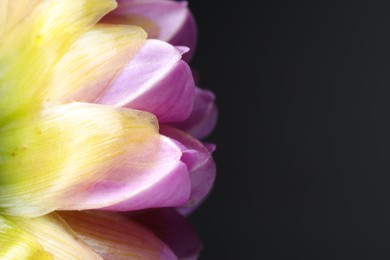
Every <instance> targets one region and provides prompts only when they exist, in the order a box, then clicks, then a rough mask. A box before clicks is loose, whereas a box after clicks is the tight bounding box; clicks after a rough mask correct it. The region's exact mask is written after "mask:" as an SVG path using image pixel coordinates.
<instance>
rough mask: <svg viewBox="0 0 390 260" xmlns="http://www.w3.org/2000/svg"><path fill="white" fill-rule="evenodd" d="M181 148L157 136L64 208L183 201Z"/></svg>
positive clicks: (186, 188)
mask: <svg viewBox="0 0 390 260" xmlns="http://www.w3.org/2000/svg"><path fill="white" fill-rule="evenodd" d="M181 156H182V152H181V150H180V148H179V147H178V146H177V145H176V144H175V143H174V142H173V141H172V140H171V139H169V138H167V137H164V136H160V137H159V138H158V139H157V140H155V142H149V143H145V145H144V149H143V150H142V151H140V152H139V153H138V154H136V155H133V156H131V157H129V158H127V160H126V161H125V163H124V164H122V165H121V166H119V167H118V168H116V169H115V170H113V171H111V172H110V173H109V174H108V176H107V177H105V178H104V179H103V180H101V181H100V182H99V183H97V184H96V185H94V186H93V187H91V188H89V189H88V190H85V191H84V192H80V193H79V194H78V195H77V196H75V197H73V199H72V201H70V203H69V204H68V205H67V206H66V207H65V209H77V210H81V209H99V208H104V209H106V210H116V211H128V210H139V209H146V208H154V207H173V206H180V205H183V204H184V203H185V202H186V201H187V200H188V198H189V195H190V192H191V183H190V179H189V175H188V170H187V167H186V165H185V164H184V163H183V162H181V161H180V158H181Z"/></svg>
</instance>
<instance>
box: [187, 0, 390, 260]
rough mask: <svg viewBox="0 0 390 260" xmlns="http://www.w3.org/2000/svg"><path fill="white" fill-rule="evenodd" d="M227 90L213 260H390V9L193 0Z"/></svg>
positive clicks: (207, 226)
mask: <svg viewBox="0 0 390 260" xmlns="http://www.w3.org/2000/svg"><path fill="white" fill-rule="evenodd" d="M190 8H191V9H192V10H193V13H194V15H195V17H196V20H197V22H198V25H199V45H198V49H197V53H196V55H195V59H194V61H193V63H192V65H193V66H194V67H195V68H197V69H198V71H199V73H200V83H201V85H202V86H203V87H207V88H211V89H212V90H213V91H214V92H215V93H216V95H217V104H218V106H219V110H220V117H219V123H218V126H217V129H216V131H215V132H214V134H213V135H212V136H211V137H210V138H209V139H208V140H209V141H212V142H215V143H217V145H218V148H217V151H216V152H215V160H216V162H217V165H218V175H217V181H216V185H215V188H214V190H213V192H212V193H211V195H210V196H209V198H208V200H207V201H206V202H205V203H204V205H203V206H202V207H201V208H199V210H198V211H197V212H196V213H194V215H192V216H191V218H190V219H191V221H192V223H193V224H194V225H195V227H196V228H197V230H198V232H199V234H200V236H201V238H202V241H203V243H204V250H203V253H202V255H201V258H200V259H201V260H204V259H311V260H312V259H327V260H328V259H374V260H380V259H390V224H389V221H390V207H389V199H390V178H389V174H390V160H389V158H390V150H389V149H390V138H389V135H390V1H316V0H311V1H292V0H287V1H262V0H253V1H231V0H225V1H209V0H193V1H190Z"/></svg>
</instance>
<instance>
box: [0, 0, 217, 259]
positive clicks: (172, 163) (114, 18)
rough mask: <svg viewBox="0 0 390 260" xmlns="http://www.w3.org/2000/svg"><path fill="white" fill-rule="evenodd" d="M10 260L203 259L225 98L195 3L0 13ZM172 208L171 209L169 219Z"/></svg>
mask: <svg viewBox="0 0 390 260" xmlns="http://www.w3.org/2000/svg"><path fill="white" fill-rule="evenodd" d="M0 18H1V19H2V20H1V22H0V31H1V34H0V35H1V36H0V37H1V43H0V64H1V66H0V96H1V98H2V102H1V103H0V121H1V125H0V132H1V138H0V142H1V144H0V242H1V245H2V246H1V248H0V258H1V259H103V258H104V259H195V258H196V257H197V255H198V253H199V250H200V248H201V244H200V242H199V240H198V238H197V236H196V234H194V232H193V230H192V228H191V227H190V226H189V225H188V223H186V221H185V219H184V218H183V215H186V214H189V213H190V212H191V211H192V210H194V209H195V208H196V207H197V206H198V205H199V204H200V203H201V202H202V201H203V200H204V199H205V197H206V196H207V194H208V193H209V191H210V189H211V187H212V184H213V182H214V178H215V164H214V161H213V159H212V156H211V154H212V152H213V150H214V145H211V144H204V143H202V142H201V141H199V139H201V138H204V137H206V136H207V135H208V134H209V133H210V132H211V131H212V129H213V127H214V125H215V122H216V117H217V110H216V107H215V103H214V96H213V94H212V93H211V92H210V91H207V90H204V89H201V88H199V87H197V86H196V83H195V82H194V79H193V76H192V72H191V68H190V67H189V65H188V62H189V61H190V59H191V57H192V55H193V54H194V47H195V41H196V27H195V22H194V19H193V17H192V15H191V13H190V12H189V10H188V8H187V3H186V2H175V1H171V0H127V1H126V0H119V1H117V2H116V1H114V0H15V1H7V0H0ZM158 208H160V209H158Z"/></svg>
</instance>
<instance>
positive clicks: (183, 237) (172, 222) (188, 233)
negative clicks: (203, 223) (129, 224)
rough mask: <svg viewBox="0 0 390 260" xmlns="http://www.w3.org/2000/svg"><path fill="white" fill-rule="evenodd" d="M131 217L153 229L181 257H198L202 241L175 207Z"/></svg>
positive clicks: (187, 259)
mask: <svg viewBox="0 0 390 260" xmlns="http://www.w3.org/2000/svg"><path fill="white" fill-rule="evenodd" d="M130 218H131V219H132V220H135V221H137V222H138V223H141V224H142V225H144V226H145V227H147V228H148V229H149V230H151V231H153V233H154V234H156V236H157V237H158V238H160V239H161V240H162V241H163V242H164V243H166V244H167V245H168V246H169V247H170V248H171V249H172V251H173V252H174V253H175V254H176V255H177V257H178V258H179V259H186V260H190V259H194V260H195V259H198V256H199V254H200V251H201V249H202V243H201V241H200V239H199V237H198V235H197V234H196V232H195V230H194V229H193V227H192V226H191V225H190V223H189V222H188V221H187V220H186V219H185V218H184V217H183V216H182V215H180V214H179V213H178V212H177V211H175V210H174V209H169V208H163V209H155V210H151V211H148V212H145V213H142V214H137V215H134V216H130Z"/></svg>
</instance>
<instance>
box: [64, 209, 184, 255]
mask: <svg viewBox="0 0 390 260" xmlns="http://www.w3.org/2000/svg"><path fill="white" fill-rule="evenodd" d="M59 214H60V215H61V217H62V218H64V219H65V221H66V222H67V223H68V224H69V226H70V227H71V228H72V229H73V230H74V231H75V232H76V233H77V235H78V236H79V237H80V238H81V239H82V240H83V241H84V242H85V243H86V244H87V245H89V246H90V247H91V248H93V249H94V250H95V251H96V252H97V253H98V254H100V255H101V256H102V257H103V258H104V259H108V260H110V259H115V260H125V259H126V260H127V259H140V260H141V259H161V260H175V259H177V257H176V256H175V254H174V253H173V252H172V250H171V249H170V248H169V247H168V246H167V245H165V244H164V243H163V242H162V241H161V240H159V239H158V238H157V237H156V236H155V235H154V234H153V233H152V232H150V231H149V230H147V229H145V228H144V227H142V226H141V225H139V224H138V223H136V222H135V221H133V220H130V219H128V218H125V217H123V216H120V215H118V214H115V213H111V212H98V211H95V212H60V213H59Z"/></svg>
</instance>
